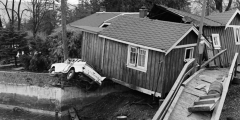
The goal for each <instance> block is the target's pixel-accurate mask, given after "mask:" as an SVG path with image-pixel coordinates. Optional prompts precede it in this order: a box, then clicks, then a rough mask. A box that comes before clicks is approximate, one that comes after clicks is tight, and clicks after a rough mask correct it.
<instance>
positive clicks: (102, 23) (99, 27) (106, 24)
mask: <svg viewBox="0 0 240 120" xmlns="http://www.w3.org/2000/svg"><path fill="white" fill-rule="evenodd" d="M104 25H111V23H105V22H104V23H102V24H101V25H100V26H99V28H102V27H103V26H104Z"/></svg>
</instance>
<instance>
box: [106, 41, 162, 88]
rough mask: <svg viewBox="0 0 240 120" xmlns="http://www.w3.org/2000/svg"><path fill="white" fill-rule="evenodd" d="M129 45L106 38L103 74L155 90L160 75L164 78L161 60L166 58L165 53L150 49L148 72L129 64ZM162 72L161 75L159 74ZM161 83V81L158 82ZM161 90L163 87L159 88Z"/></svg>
mask: <svg viewBox="0 0 240 120" xmlns="http://www.w3.org/2000/svg"><path fill="white" fill-rule="evenodd" d="M127 54H128V45H127V44H123V43H119V42H115V41H112V40H108V39H106V41H105V52H104V63H103V65H104V67H103V70H102V72H103V74H104V75H105V76H107V77H109V78H115V79H119V80H122V81H124V82H127V83H130V84H133V85H136V86H139V87H143V88H146V89H149V90H155V89H156V88H157V87H159V86H157V82H158V77H160V78H159V79H160V80H162V76H161V75H163V74H161V73H159V72H160V70H159V67H160V64H159V62H160V61H163V60H164V54H163V53H160V52H157V51H152V50H149V53H148V63H147V64H148V66H147V72H146V73H145V72H141V71H138V70H135V69H132V68H128V67H127V66H126V65H127ZM159 74H160V76H158V75H159ZM158 83H161V82H158ZM158 92H161V89H160V90H158Z"/></svg>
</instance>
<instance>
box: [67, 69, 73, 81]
mask: <svg viewBox="0 0 240 120" xmlns="http://www.w3.org/2000/svg"><path fill="white" fill-rule="evenodd" d="M74 75H75V70H74V69H70V70H69V71H68V73H67V80H71V79H72V78H73V77H74Z"/></svg>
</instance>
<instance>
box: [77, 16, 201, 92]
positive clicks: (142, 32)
mask: <svg viewBox="0 0 240 120" xmlns="http://www.w3.org/2000/svg"><path fill="white" fill-rule="evenodd" d="M78 27H79V28H80V29H83V41H82V59H83V60H84V61H86V62H87V63H88V64H90V65H91V66H92V67H93V68H94V69H95V70H96V71H98V72H99V73H101V74H102V75H103V76H106V77H108V78H110V79H112V80H114V81H118V82H122V83H124V84H125V85H126V86H131V87H136V89H137V90H139V91H142V92H144V93H147V94H155V95H156V96H159V97H160V96H161V97H164V96H165V95H166V93H168V92H169V90H170V89H171V87H172V85H173V84H174V82H175V80H176V79H177V77H178V75H179V73H180V71H181V70H182V68H183V66H184V65H185V64H186V62H187V61H188V60H189V59H191V58H193V57H194V50H195V49H196V42H197V34H198V31H197V29H196V28H195V27H194V26H192V25H189V24H180V23H173V22H165V21H159V20H150V19H148V18H134V17H129V16H120V17H119V18H118V19H117V20H115V21H114V22H113V23H112V24H111V25H110V26H108V27H107V28H105V29H100V28H96V27H95V28H94V27H86V26H78ZM155 92H156V93H155Z"/></svg>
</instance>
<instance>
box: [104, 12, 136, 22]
mask: <svg viewBox="0 0 240 120" xmlns="http://www.w3.org/2000/svg"><path fill="white" fill-rule="evenodd" d="M126 14H129V15H130V14H139V13H138V12H134V13H120V14H119V15H116V16H114V17H112V18H109V19H107V20H105V21H104V22H103V23H105V22H108V21H110V20H112V19H114V18H117V17H119V16H121V15H126Z"/></svg>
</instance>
